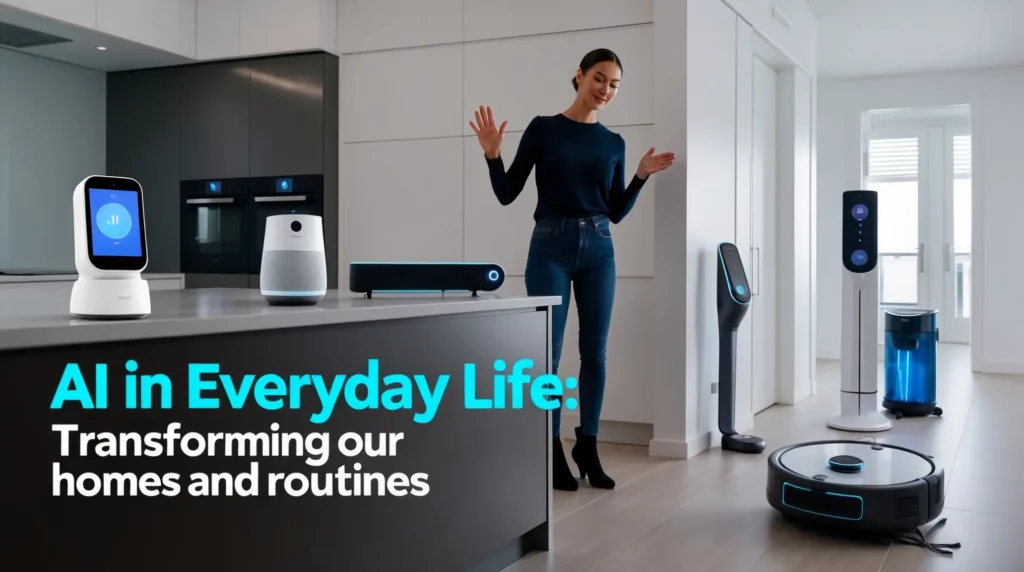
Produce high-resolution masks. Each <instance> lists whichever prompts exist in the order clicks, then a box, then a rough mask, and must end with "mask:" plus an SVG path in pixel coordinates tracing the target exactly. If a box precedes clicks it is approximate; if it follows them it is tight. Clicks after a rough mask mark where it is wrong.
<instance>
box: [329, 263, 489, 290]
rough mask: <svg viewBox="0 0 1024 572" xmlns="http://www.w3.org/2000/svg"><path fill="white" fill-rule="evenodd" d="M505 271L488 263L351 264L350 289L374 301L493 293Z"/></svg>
mask: <svg viewBox="0 0 1024 572" xmlns="http://www.w3.org/2000/svg"><path fill="white" fill-rule="evenodd" d="M504 282H505V271H504V270H503V269H502V268H501V266H498V265H497V264H490V263H486V262H352V263H350V264H349V267H348V288H349V290H351V291H352V292H356V293H358V294H366V297H367V298H369V297H372V296H373V293H374V292H410V293H412V292H415V293H423V292H472V293H473V295H474V296H476V295H477V292H493V291H494V290H497V289H498V288H500V287H501V285H502V284H503V283H504Z"/></svg>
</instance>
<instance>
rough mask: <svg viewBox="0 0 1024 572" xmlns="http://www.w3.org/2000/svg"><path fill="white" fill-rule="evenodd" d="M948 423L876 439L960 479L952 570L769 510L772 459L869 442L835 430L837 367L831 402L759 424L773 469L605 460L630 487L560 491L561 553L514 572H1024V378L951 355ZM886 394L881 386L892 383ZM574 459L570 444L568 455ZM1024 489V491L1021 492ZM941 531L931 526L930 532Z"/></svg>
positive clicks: (952, 504)
mask: <svg viewBox="0 0 1024 572" xmlns="http://www.w3.org/2000/svg"><path fill="white" fill-rule="evenodd" d="M939 364H940V367H939V370H940V373H939V383H938V399H939V405H940V406H941V407H942V408H943V415H942V417H927V418H915V419H910V418H907V419H902V420H898V421H894V422H893V429H892V430H891V431H888V432H885V433H879V434H876V435H874V437H875V438H876V439H878V440H880V441H885V442H891V443H897V444H903V445H907V446H910V447H912V448H914V449H917V450H919V451H922V452H924V453H928V454H930V455H933V456H934V457H935V458H936V460H937V461H939V462H940V463H942V464H943V465H944V467H945V469H946V471H947V475H948V482H947V488H946V508H945V511H944V512H943V516H944V517H946V518H947V519H948V521H947V522H946V524H945V526H943V527H942V528H940V529H939V530H938V531H937V532H935V534H934V535H933V536H932V540H933V542H939V543H943V542H945V543H949V542H960V543H961V544H962V547H961V548H960V549H959V550H956V551H954V552H955V554H954V555H953V556H952V557H950V556H943V555H939V554H935V553H932V552H930V551H928V550H926V549H923V548H920V547H916V546H907V545H902V544H892V545H890V544H866V543H858V542H854V541H851V540H847V539H840V538H835V537H830V536H825V535H819V534H815V533H812V532H808V531H806V530H804V529H799V528H797V527H794V526H793V525H792V524H791V523H790V522H788V521H787V520H784V519H783V517H782V516H781V515H780V514H779V513H778V512H776V511H775V510H773V509H772V508H771V507H770V506H769V505H768V503H767V501H766V500H765V481H766V474H767V464H766V462H767V461H766V458H767V456H768V454H769V453H770V452H771V451H772V450H774V449H776V448H778V447H782V446H784V445H788V444H792V443H796V442H801V441H809V440H814V439H820V438H826V439H827V438H842V439H851V438H852V439H860V438H866V437H867V435H862V434H856V433H842V432H838V431H833V430H831V429H828V428H827V427H826V425H825V420H826V419H827V418H828V417H830V416H832V415H833V414H835V413H836V412H838V410H839V405H838V402H839V398H838V378H839V370H838V363H837V362H822V363H821V364H819V368H818V384H819V391H818V393H817V394H816V395H815V396H813V397H811V398H808V399H807V400H804V401H803V402H801V403H799V404H798V405H796V406H775V407H772V408H770V409H768V410H766V411H764V412H763V413H761V414H760V415H758V416H757V418H756V428H755V430H754V432H755V433H756V434H758V435H760V436H762V437H764V438H765V440H766V441H767V443H768V449H767V450H766V451H765V453H764V454H762V455H759V456H748V455H738V454H734V453H723V452H722V450H721V449H719V448H717V447H716V448H715V449H713V450H711V451H708V452H705V453H703V454H701V455H699V456H697V457H694V458H692V459H689V460H686V461H678V460H668V459H658V458H652V457H649V456H648V455H647V451H646V448H642V447H629V446H617V445H604V446H602V460H603V462H604V464H605V468H606V470H607V471H608V473H609V474H610V475H612V476H613V477H614V478H615V479H616V481H617V482H618V483H619V486H618V487H617V488H616V489H615V490H614V491H599V490H595V489H592V488H590V487H589V486H588V485H586V484H585V483H584V484H583V485H582V487H581V488H580V490H579V491H576V492H573V493H566V492H560V491H556V495H555V518H556V519H557V522H556V523H555V528H554V539H555V548H554V550H552V551H550V552H544V553H540V552H538V553H534V554H531V555H529V556H527V557H526V558H524V559H522V560H520V561H519V562H517V563H516V564H514V565H513V566H511V567H509V568H508V569H507V572H531V571H536V570H552V571H557V572H577V571H578V572H588V571H599V572H634V571H636V572H659V571H666V572H669V571H671V572H703V571H716V572H717V571H721V572H745V571H757V572H764V571H780V572H781V571H786V572H797V571H808V572H811V571H813V572H825V571H828V572H833V571H835V572H838V571H842V572H860V571H864V572H879V571H882V572H895V571H904V570H906V571H915V572H916V571H940V570H941V571H946V570H964V571H970V572H990V571H993V572H994V571H1007V572H1011V571H1012V572H1022V571H1024V479H1022V478H1021V474H1022V473H1019V472H1018V471H1022V470H1024V460H1021V458H1020V457H1017V455H1018V452H1019V451H1021V450H1022V449H1024V377H1013V376H992V375H977V374H973V373H972V372H971V371H970V358H969V353H968V348H967V347H966V346H952V345H949V346H947V345H943V346H942V347H941V350H940V355H939ZM879 380H880V384H881V383H882V381H881V380H882V378H881V374H880V377H879ZM571 446H572V442H571V441H567V442H566V444H565V447H566V452H568V450H569V448H570V447H571ZM1018 487H1019V488H1018ZM930 526H931V525H926V527H925V530H927V528H928V527H930Z"/></svg>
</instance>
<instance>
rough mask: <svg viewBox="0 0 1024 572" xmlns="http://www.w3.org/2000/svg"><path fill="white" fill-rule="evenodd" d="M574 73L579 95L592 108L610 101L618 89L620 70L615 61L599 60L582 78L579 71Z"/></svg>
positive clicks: (598, 107)
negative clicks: (578, 85)
mask: <svg viewBox="0 0 1024 572" xmlns="http://www.w3.org/2000/svg"><path fill="white" fill-rule="evenodd" d="M576 75H577V80H576V81H577V82H578V83H579V84H580V87H579V92H578V93H579V97H580V98H582V99H583V101H584V103H586V104H588V105H589V106H590V107H592V108H593V109H601V108H603V107H604V106H606V105H608V104H609V103H611V102H612V99H614V98H615V94H616V92H618V91H619V79H620V78H621V77H622V70H620V69H619V66H618V65H616V64H615V62H601V63H599V64H597V65H595V66H594V67H592V68H590V69H589V70H587V73H586V74H584V75H583V76H582V79H580V74H579V72H577V73H576Z"/></svg>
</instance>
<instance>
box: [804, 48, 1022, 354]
mask: <svg viewBox="0 0 1024 572" xmlns="http://www.w3.org/2000/svg"><path fill="white" fill-rule="evenodd" d="M818 93H819V97H820V104H819V118H820V125H821V127H820V129H819V155H818V157H819V160H820V161H821V164H820V166H819V168H818V207H819V208H818V219H819V224H818V229H819V242H818V244H819V250H818V277H819V279H818V316H819V319H818V346H819V352H818V356H819V357H822V358H833V359H834V358H837V357H838V351H839V309H838V308H839V301H840V296H841V292H840V291H841V284H840V278H841V271H840V265H839V262H838V255H837V253H838V252H839V249H840V234H839V230H840V229H839V226H838V225H837V224H836V223H835V219H836V216H835V214H834V213H835V212H836V211H837V210H838V209H839V206H840V204H841V203H840V201H841V193H842V192H843V191H844V190H847V189H854V188H859V187H860V186H861V176H860V151H861V144H860V116H861V113H862V112H863V111H867V110H871V109H893V108H906V107H931V106H944V105H960V104H969V105H970V106H971V131H972V137H971V139H972V148H973V155H974V156H973V158H972V169H973V176H974V184H973V188H972V194H973V195H974V203H973V210H974V217H975V218H974V221H973V224H972V232H973V236H972V247H973V250H974V253H973V257H972V266H973V268H972V273H973V285H972V286H973V287H972V291H973V299H972V302H971V304H972V314H973V316H972V332H971V335H972V340H971V344H972V362H973V367H974V368H975V369H976V370H980V371H988V372H1004V373H1024V357H1022V355H1021V340H1024V307H1022V306H1021V305H1020V304H1017V303H1016V302H1015V300H1014V298H1013V295H1014V292H1015V290H1014V288H1012V287H1010V288H1008V287H1007V285H1015V284H1020V283H1021V282H1022V281H1024V266H1022V265H1021V263H1020V260H1021V256H1020V252H1019V248H1018V244H1017V243H1018V241H1017V240H1016V239H1015V238H1014V237H1016V236H1017V234H1018V232H1017V229H1018V228H1019V227H1020V222H1019V221H1020V213H1021V212H1024V193H1021V192H1020V180H1021V175H1020V165H1021V157H1022V156H1024V139H1022V138H1021V136H1020V134H1021V133H1022V132H1024V104H1022V102H1021V98H1020V94H1021V93H1024V67H1016V68H993V69H984V70H972V71H956V72H944V73H932V74H922V75H913V76H899V77H890V78H878V79H861V80H833V81H823V82H821V83H820V84H819V86H818Z"/></svg>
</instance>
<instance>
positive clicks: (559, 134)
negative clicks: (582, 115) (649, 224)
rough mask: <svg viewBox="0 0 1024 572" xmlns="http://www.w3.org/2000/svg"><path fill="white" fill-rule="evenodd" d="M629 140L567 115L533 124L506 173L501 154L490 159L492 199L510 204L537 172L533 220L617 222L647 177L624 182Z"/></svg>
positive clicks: (555, 116) (638, 192)
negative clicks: (603, 218)
mask: <svg viewBox="0 0 1024 572" xmlns="http://www.w3.org/2000/svg"><path fill="white" fill-rule="evenodd" d="M625 163H626V142H625V140H623V138H622V136H621V135H619V134H618V133H614V132H612V131H610V130H609V129H608V128H607V127H605V126H604V125H602V124H600V123H582V122H579V121H574V120H572V119H569V118H568V117H566V116H565V115H563V114H558V115H552V116H537V117H534V118H533V120H531V121H530V124H529V125H528V126H527V127H526V131H524V132H523V136H522V139H521V140H520V142H519V149H518V150H517V151H516V155H515V158H514V159H513V160H512V165H511V167H509V169H508V172H506V171H505V164H504V161H503V160H502V158H501V157H500V156H499V157H497V158H494V159H487V167H488V170H489V171H490V176H491V187H492V188H493V189H494V195H495V196H496V197H497V198H498V201H499V202H500V203H501V204H502V205H508V204H511V203H512V202H513V201H514V200H516V198H517V197H518V196H519V194H520V193H521V192H522V191H523V187H524V186H526V181H527V179H528V178H529V176H530V171H531V170H533V169H534V168H536V171H537V172H536V176H535V179H536V183H537V208H536V210H535V211H534V216H533V218H534V219H535V220H541V219H546V218H584V217H590V216H595V215H605V216H607V217H608V219H609V220H611V221H612V222H613V223H619V222H620V221H622V219H623V218H624V217H625V216H626V215H627V214H629V211H630V210H632V208H633V205H634V204H636V200H637V198H638V197H639V196H640V189H641V188H642V187H643V185H644V183H645V182H646V179H641V178H639V177H638V176H636V175H634V176H633V178H632V180H631V181H630V183H629V186H626V184H625V178H626V177H625V173H626V172H627V171H626V168H627V167H626V164H625Z"/></svg>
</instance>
